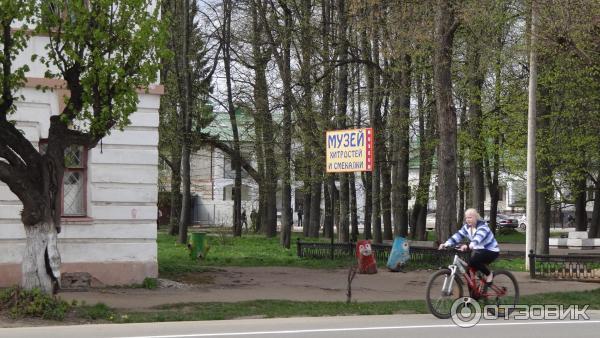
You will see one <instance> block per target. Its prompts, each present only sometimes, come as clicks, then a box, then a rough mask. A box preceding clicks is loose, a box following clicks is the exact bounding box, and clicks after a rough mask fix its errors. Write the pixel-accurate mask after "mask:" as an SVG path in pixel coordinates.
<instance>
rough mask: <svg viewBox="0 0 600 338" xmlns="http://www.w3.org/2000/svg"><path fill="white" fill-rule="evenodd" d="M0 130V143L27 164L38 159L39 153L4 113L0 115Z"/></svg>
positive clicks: (31, 163)
mask: <svg viewBox="0 0 600 338" xmlns="http://www.w3.org/2000/svg"><path fill="white" fill-rule="evenodd" d="M0 130H1V131H2V132H1V133H0V143H2V144H5V145H7V146H9V147H10V148H11V149H12V150H13V151H14V152H15V153H17V154H18V155H19V156H20V157H21V158H22V159H23V161H25V163H26V164H27V165H33V164H34V163H35V162H37V161H38V160H39V159H40V153H38V151H37V150H36V149H35V148H34V147H33V145H32V144H31V142H29V141H28V140H27V139H26V138H25V136H24V135H23V134H22V133H21V132H20V131H19V130H18V129H17V128H16V127H15V126H14V125H13V124H12V123H10V122H8V121H7V120H6V116H4V115H0Z"/></svg>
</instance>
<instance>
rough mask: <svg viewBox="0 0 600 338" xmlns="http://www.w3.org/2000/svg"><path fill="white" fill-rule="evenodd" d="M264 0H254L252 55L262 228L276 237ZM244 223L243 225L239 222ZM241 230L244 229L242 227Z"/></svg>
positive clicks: (273, 164)
mask: <svg viewBox="0 0 600 338" xmlns="http://www.w3.org/2000/svg"><path fill="white" fill-rule="evenodd" d="M264 6H266V5H264V4H263V3H262V1H259V0H255V1H252V27H253V29H252V32H253V33H252V55H253V61H254V67H253V68H254V77H255V84H254V93H253V94H254V107H255V114H256V116H259V117H260V120H259V121H260V122H262V126H261V128H260V129H261V131H262V135H259V137H260V138H261V139H262V146H263V151H264V159H265V173H264V180H263V181H262V182H261V183H262V184H263V185H264V190H263V191H264V193H265V212H264V214H263V215H264V218H263V220H262V221H263V224H262V229H261V230H262V231H263V232H264V234H265V235H266V236H267V237H274V236H275V235H276V234H277V199H276V196H277V195H276V191H277V173H276V168H275V164H276V163H275V149H274V140H273V139H274V138H273V118H272V116H271V112H270V110H269V93H268V84H267V76H266V69H267V64H268V62H269V57H270V54H269V53H268V52H266V51H263V44H264V42H263V40H262V37H263V35H264V34H263V29H264V25H261V24H260V18H259V15H260V13H261V11H265V10H266V9H265V8H264ZM240 226H241V224H240ZM240 230H241V229H240Z"/></svg>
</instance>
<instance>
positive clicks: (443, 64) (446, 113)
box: [433, 0, 457, 241]
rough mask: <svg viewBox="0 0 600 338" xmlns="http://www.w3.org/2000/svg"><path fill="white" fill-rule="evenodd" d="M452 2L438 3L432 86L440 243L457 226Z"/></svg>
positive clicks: (454, 28) (437, 231)
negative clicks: (437, 132)
mask: <svg viewBox="0 0 600 338" xmlns="http://www.w3.org/2000/svg"><path fill="white" fill-rule="evenodd" d="M452 6H453V2H452V1H448V0H438V1H437V5H436V15H435V49H434V64H433V70H434V72H433V73H434V83H435V93H436V100H435V101H436V107H437V114H438V130H439V133H440V144H439V151H438V187H439V190H438V196H437V212H436V224H435V229H436V233H437V238H438V239H439V240H440V241H443V240H445V239H446V238H448V237H450V234H451V233H452V232H453V231H454V227H455V224H456V193H457V183H456V109H455V108H454V104H453V101H452V72H451V64H452V43H453V41H454V31H455V30H456V27H457V22H456V21H455V18H454V9H453V8H452Z"/></svg>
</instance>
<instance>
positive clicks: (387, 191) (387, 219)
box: [381, 151, 394, 240]
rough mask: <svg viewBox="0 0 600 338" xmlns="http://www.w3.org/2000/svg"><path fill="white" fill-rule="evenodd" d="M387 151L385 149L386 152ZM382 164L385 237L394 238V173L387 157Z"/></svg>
mask: <svg viewBox="0 0 600 338" xmlns="http://www.w3.org/2000/svg"><path fill="white" fill-rule="evenodd" d="M385 153H387V151H384V154H385ZM382 164H383V165H382V166H381V213H382V216H383V239H385V240H392V239H394V232H393V230H392V175H391V167H390V165H389V164H388V161H387V159H386V160H384V163H382Z"/></svg>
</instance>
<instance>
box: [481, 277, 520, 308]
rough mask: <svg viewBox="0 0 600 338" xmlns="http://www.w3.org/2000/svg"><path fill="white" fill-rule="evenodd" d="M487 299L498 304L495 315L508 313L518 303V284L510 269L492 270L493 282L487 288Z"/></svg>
mask: <svg viewBox="0 0 600 338" xmlns="http://www.w3.org/2000/svg"><path fill="white" fill-rule="evenodd" d="M487 299H488V301H489V302H490V303H491V304H493V305H496V306H498V308H497V309H498V310H497V314H496V315H497V316H499V317H505V316H508V315H510V314H511V312H512V311H513V309H514V306H515V305H517V304H518V303H519V284H518V283H517V279H516V278H515V276H514V275H513V274H512V273H511V272H510V271H505V270H499V271H494V282H493V283H492V286H491V287H490V288H489V290H488V293H487Z"/></svg>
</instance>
